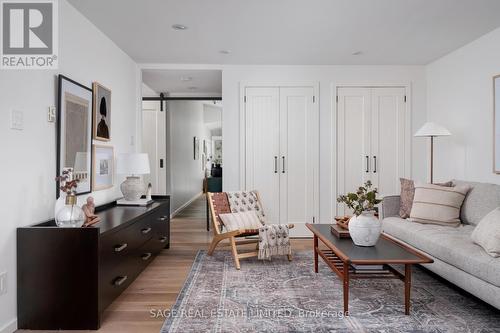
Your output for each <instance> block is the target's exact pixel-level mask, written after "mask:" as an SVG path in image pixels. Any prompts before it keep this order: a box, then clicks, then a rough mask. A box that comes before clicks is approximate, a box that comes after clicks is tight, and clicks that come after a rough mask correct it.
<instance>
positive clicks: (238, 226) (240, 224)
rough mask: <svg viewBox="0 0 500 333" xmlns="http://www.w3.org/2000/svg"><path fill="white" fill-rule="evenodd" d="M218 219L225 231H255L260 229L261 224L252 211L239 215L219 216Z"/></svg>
mask: <svg viewBox="0 0 500 333" xmlns="http://www.w3.org/2000/svg"><path fill="white" fill-rule="evenodd" d="M219 217H220V219H221V221H222V223H223V224H224V227H225V228H226V230H227V231H233V230H256V229H259V228H260V227H262V223H261V222H260V220H259V217H258V216H257V213H256V212H255V211H254V210H249V211H246V212H240V213H229V214H220V215H219Z"/></svg>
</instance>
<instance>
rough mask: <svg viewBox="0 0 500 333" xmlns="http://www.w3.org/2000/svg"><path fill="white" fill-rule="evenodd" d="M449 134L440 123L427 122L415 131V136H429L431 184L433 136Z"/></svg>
mask: <svg viewBox="0 0 500 333" xmlns="http://www.w3.org/2000/svg"><path fill="white" fill-rule="evenodd" d="M448 135H451V133H450V131H448V130H447V129H446V128H444V127H443V126H441V125H438V124H436V123H432V122H428V123H425V124H424V126H422V127H421V128H420V129H419V130H418V131H417V133H415V136H416V137H429V138H431V184H432V183H433V168H434V137H436V136H448Z"/></svg>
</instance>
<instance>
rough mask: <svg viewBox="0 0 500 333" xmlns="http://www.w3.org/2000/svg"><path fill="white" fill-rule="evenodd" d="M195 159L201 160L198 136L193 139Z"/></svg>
mask: <svg viewBox="0 0 500 333" xmlns="http://www.w3.org/2000/svg"><path fill="white" fill-rule="evenodd" d="M193 158H194V160H198V159H199V158H200V139H199V138H198V137H196V136H195V137H194V138H193Z"/></svg>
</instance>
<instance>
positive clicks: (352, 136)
mask: <svg viewBox="0 0 500 333" xmlns="http://www.w3.org/2000/svg"><path fill="white" fill-rule="evenodd" d="M337 94H338V95H337V96H338V106H337V194H338V195H340V194H345V193H347V192H355V190H356V189H357V188H358V187H359V186H360V185H362V184H363V183H364V182H366V181H367V180H370V179H371V170H372V169H371V154H370V140H371V138H370V136H371V135H370V131H371V127H370V118H371V89H370V88H339V89H338V92H337ZM347 213H348V212H347V211H346V209H345V206H344V205H343V204H337V214H338V215H344V214H347Z"/></svg>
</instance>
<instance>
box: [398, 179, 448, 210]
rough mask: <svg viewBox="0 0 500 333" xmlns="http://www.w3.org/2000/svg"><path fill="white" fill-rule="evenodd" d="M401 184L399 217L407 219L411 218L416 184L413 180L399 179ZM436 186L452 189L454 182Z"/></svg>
mask: <svg viewBox="0 0 500 333" xmlns="http://www.w3.org/2000/svg"><path fill="white" fill-rule="evenodd" d="M399 181H400V182H401V194H400V202H399V216H400V217H402V218H404V219H407V218H409V217H410V213H411V207H412V206H413V198H414V197H415V182H414V181H413V180H411V179H406V178H399ZM434 185H439V186H445V187H452V186H453V182H451V181H449V182H446V183H434Z"/></svg>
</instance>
